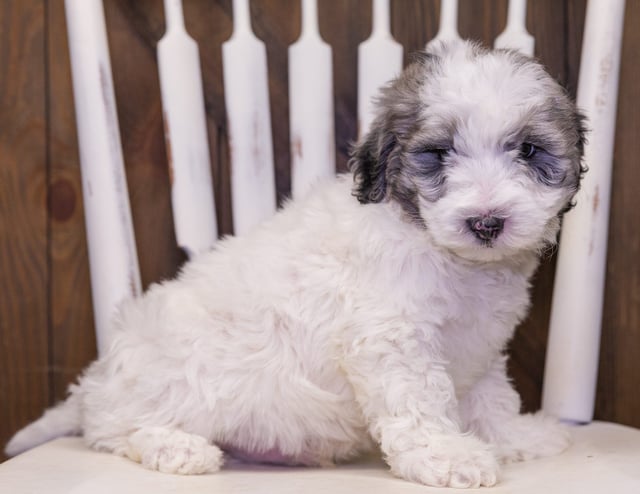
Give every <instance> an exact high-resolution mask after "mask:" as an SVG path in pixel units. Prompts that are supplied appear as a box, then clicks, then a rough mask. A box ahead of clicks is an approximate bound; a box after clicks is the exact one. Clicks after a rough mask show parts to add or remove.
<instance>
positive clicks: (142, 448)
mask: <svg viewBox="0 0 640 494" xmlns="http://www.w3.org/2000/svg"><path fill="white" fill-rule="evenodd" d="M125 454H126V456H128V457H129V458H130V459H132V460H134V461H137V462H140V463H141V464H142V466H144V467H146V468H149V469H151V470H158V471H160V472H164V473H178V474H183V475H190V474H201V473H210V472H215V471H217V470H219V469H220V467H221V466H222V463H223V455H222V451H221V450H220V448H218V447H217V446H215V445H213V444H209V442H208V441H207V440H206V439H205V438H204V437H202V436H198V435H195V434H189V433H187V432H184V431H181V430H178V429H171V428H167V427H143V428H141V429H138V430H137V431H136V432H134V433H133V434H131V435H130V436H129V438H128V448H127V451H125Z"/></svg>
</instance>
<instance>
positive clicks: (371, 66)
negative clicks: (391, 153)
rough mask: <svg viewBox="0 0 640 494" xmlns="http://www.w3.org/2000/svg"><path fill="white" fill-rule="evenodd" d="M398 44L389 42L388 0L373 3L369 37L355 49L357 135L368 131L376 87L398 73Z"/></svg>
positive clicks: (399, 54)
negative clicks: (356, 57) (356, 59)
mask: <svg viewBox="0 0 640 494" xmlns="http://www.w3.org/2000/svg"><path fill="white" fill-rule="evenodd" d="M402 53H403V51H402V45H401V44H400V43H398V42H397V41H396V40H394V39H393V36H392V34H391V22H390V15H389V0H373V29H372V31H371V36H369V38H368V39H366V40H365V41H363V42H362V43H360V46H358V134H359V136H363V135H364V134H366V133H367V131H368V130H369V127H370V126H371V122H372V121H373V119H374V117H375V115H374V108H375V105H374V97H375V96H376V94H377V93H378V91H379V90H380V88H381V87H382V86H383V85H384V84H386V83H387V82H389V81H390V80H392V79H393V78H395V77H397V76H398V75H399V74H400V72H401V71H402Z"/></svg>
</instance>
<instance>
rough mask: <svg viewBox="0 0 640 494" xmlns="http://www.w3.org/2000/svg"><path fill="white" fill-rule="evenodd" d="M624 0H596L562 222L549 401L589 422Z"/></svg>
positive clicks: (549, 406)
mask: <svg viewBox="0 0 640 494" xmlns="http://www.w3.org/2000/svg"><path fill="white" fill-rule="evenodd" d="M624 7H625V2H624V0H589V2H588V4H587V14H586V19H585V30H584V36H583V43H582V63H581V66H580V74H579V82H578V97H577V104H578V107H579V108H581V109H582V110H583V111H584V112H585V114H586V116H587V118H588V127H589V128H590V132H589V135H588V142H587V144H586V147H585V164H586V165H587V167H588V168H589V172H588V173H587V174H586V175H585V176H584V179H583V181H582V187H581V190H580V191H579V192H578V195H577V204H576V207H575V209H574V210H573V211H571V212H570V213H569V214H567V215H566V217H565V219H564V223H563V225H562V235H561V239H560V248H559V251H558V263H557V266H556V276H555V283H554V290H553V300H552V308H551V321H550V327H549V343H548V346H547V360H546V367H545V377H544V391H543V408H544V409H545V410H546V411H547V412H549V413H551V414H553V415H556V416H559V417H561V418H563V419H565V420H568V421H574V422H589V421H591V420H592V419H593V411H594V404H595V391H596V380H597V371H598V357H599V349H600V333H601V323H602V310H603V302H604V284H605V267H606V255H607V239H608V235H607V231H608V221H609V199H610V189H611V171H612V164H613V142H614V131H615V121H616V109H617V96H618V79H619V68H620V52H621V45H622V27H623V20H624Z"/></svg>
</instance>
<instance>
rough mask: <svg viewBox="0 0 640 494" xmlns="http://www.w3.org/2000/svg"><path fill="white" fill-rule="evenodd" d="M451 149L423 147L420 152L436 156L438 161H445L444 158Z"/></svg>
mask: <svg viewBox="0 0 640 494" xmlns="http://www.w3.org/2000/svg"><path fill="white" fill-rule="evenodd" d="M449 151H450V150H449V149H447V148H426V149H421V150H420V151H419V152H418V154H423V155H428V156H429V157H430V158H435V159H437V160H438V161H444V159H445V158H446V157H447V156H448V154H449Z"/></svg>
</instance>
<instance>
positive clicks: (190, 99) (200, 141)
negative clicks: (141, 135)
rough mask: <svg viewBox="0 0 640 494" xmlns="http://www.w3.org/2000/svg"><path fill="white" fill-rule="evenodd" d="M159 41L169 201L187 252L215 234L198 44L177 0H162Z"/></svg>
mask: <svg viewBox="0 0 640 494" xmlns="http://www.w3.org/2000/svg"><path fill="white" fill-rule="evenodd" d="M164 6H165V19H166V26H167V30H166V32H165V34H164V36H163V37H162V39H161V40H160V41H159V43H158V71H159V75H160V91H161V95H162V108H163V117H164V132H165V143H166V149H167V161H168V163H169V177H170V180H171V204H172V209H173V222H174V227H175V232H176V240H177V242H178V245H179V246H180V247H181V248H182V249H183V250H184V251H185V252H186V253H187V255H188V256H189V257H193V256H194V255H195V254H198V253H201V252H204V251H206V250H208V249H210V248H211V247H212V246H213V244H214V242H215V241H216V239H217V236H218V232H217V225H216V215H215V202H214V195H213V186H212V182H211V161H210V158H209V143H208V136H207V122H206V116H205V112H204V108H205V106H204V96H203V89H202V73H201V70H200V56H199V53H198V46H197V44H196V43H195V41H194V40H193V39H191V37H190V36H189V35H188V34H187V31H186V30H185V26H184V20H183V14H182V2H181V0H165V2H164Z"/></svg>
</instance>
